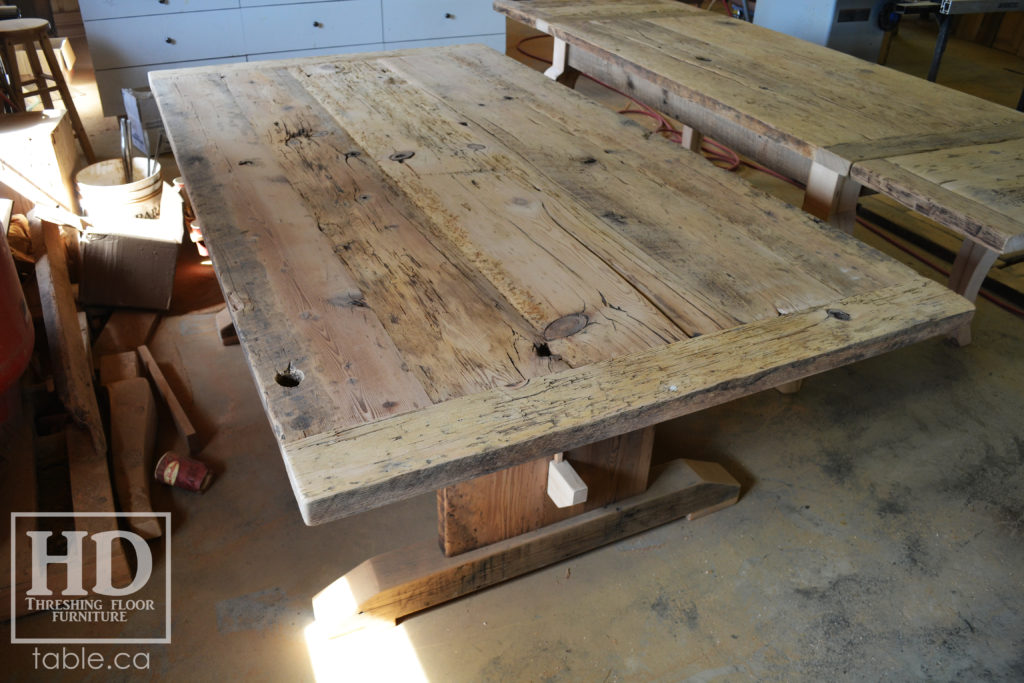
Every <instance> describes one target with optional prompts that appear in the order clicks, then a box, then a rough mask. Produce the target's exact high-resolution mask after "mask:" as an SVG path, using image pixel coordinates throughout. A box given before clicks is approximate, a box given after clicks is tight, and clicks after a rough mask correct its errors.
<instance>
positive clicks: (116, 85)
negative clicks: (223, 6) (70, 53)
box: [96, 57, 245, 116]
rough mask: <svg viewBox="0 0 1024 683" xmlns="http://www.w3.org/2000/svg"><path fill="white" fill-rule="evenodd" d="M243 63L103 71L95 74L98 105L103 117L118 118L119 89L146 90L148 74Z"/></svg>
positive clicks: (200, 62)
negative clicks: (165, 70)
mask: <svg viewBox="0 0 1024 683" xmlns="http://www.w3.org/2000/svg"><path fill="white" fill-rule="evenodd" d="M242 61H245V58H244V57H233V58H226V59H200V60H197V61H194V62H177V63H175V64H156V65H153V66H132V67H128V68H126V69H104V70H102V71H97V72H96V88H97V90H99V92H100V104H101V105H102V106H103V115H104V116H118V115H120V114H123V113H124V99H123V98H122V97H121V88H148V87H149V72H150V71H159V70H161V69H184V68H187V67H190V66H205V65H207V64H229V63H231V62H242Z"/></svg>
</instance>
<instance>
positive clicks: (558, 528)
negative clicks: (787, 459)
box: [313, 460, 740, 636]
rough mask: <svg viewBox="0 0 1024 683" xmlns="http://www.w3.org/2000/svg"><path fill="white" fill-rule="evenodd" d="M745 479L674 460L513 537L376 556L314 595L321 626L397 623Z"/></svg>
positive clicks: (640, 526) (636, 529)
mask: <svg viewBox="0 0 1024 683" xmlns="http://www.w3.org/2000/svg"><path fill="white" fill-rule="evenodd" d="M739 495H740V485H739V482H737V481H736V480H735V479H733V478H732V477H731V476H729V474H728V473H727V472H726V471H725V470H724V469H723V468H722V467H721V466H720V465H717V464H715V463H694V462H693V461H689V460H673V461H672V462H669V463H667V464H666V465H665V467H664V469H662V470H661V472H660V474H659V475H658V476H657V478H656V479H655V481H654V483H653V484H652V485H651V487H650V488H648V489H647V490H646V491H645V492H643V493H641V494H640V495H637V496H634V497H632V498H628V499H626V500H623V501H619V502H618V503H613V504H611V505H607V506H605V507H602V508H598V509H596V510H592V511H590V512H587V513H584V514H582V515H578V516H576V517H571V518H569V519H566V520H563V521H561V522H558V523H556V524H552V525H550V526H546V527H543V528H541V529H537V530H535V531H531V532H529V533H526V534H522V535H520V536H516V537H514V538H510V539H507V540H504V541H499V542H498V543H494V544H492V545H489V546H485V547H483V548H478V549H476V550H471V551H469V552H466V553H462V554H461V555H457V556H455V557H445V556H444V555H443V554H441V553H440V552H438V550H437V547H436V546H435V545H434V544H433V543H432V542H427V543H421V544H418V545H415V546H410V547H407V548H401V549H399V550H395V551H392V552H390V553H385V554H383V555H378V556H377V557H374V558H371V559H369V560H367V561H365V562H363V563H362V564H360V565H359V566H357V567H356V568H355V569H353V570H352V571H350V572H349V573H348V574H346V575H345V576H343V577H341V578H340V579H338V580H337V581H335V582H334V583H332V584H331V585H330V586H328V587H327V588H325V589H324V590H323V591H321V592H320V593H319V594H318V595H317V596H316V597H314V598H313V612H314V614H315V616H316V620H317V623H318V625H319V626H320V627H321V628H323V629H324V631H325V632H327V633H328V634H330V635H332V636H333V635H342V634H344V633H349V632H351V631H354V630H357V629H359V628H362V627H364V626H367V625H369V624H370V623H373V622H379V621H383V622H390V623H395V622H396V621H397V620H398V619H400V618H402V617H404V616H407V615H409V614H412V613H414V612H418V611H420V610H423V609H426V608H428V607H432V606H434V605H438V604H441V603H444V602H447V601H449V600H453V599H455V598H457V597H460V596H462V595H466V594H468V593H472V592H474V591H478V590H480V589H482V588H486V587H488V586H492V585H494V584H497V583H501V582H502V581H507V580H508V579H511V578H514V577H517V576H521V575H522V574H526V573H527V572H531V571H534V570H536V569H540V568H541V567H546V566H548V565H551V564H555V563H556V562H561V561H562V560H565V559H567V558H570V557H573V556H575V555H579V554H581V553H584V552H586V551H588V550H592V549H594V548H598V547H600V546H602V545H606V544H608V543H613V542H615V541H618V540H620V539H623V538H626V537H628V536H632V535H633V534H637V533H640V532H641V531H646V530H647V529H651V528H653V527H656V526H660V525H662V524H666V523H668V522H671V521H674V520H677V519H680V518H681V517H684V516H686V515H694V516H695V517H696V516H699V515H700V513H701V512H702V511H704V510H709V509H712V508H720V507H722V506H725V505H732V504H733V503H735V502H736V501H737V500H739Z"/></svg>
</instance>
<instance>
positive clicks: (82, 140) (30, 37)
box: [0, 19, 96, 164]
mask: <svg viewBox="0 0 1024 683" xmlns="http://www.w3.org/2000/svg"><path fill="white" fill-rule="evenodd" d="M49 27H50V24H49V23H48V22H47V21H46V20H45V19H7V20H4V21H0V44H2V46H3V52H2V54H0V57H2V58H3V62H4V68H5V69H6V71H7V75H8V77H9V78H10V82H11V100H12V101H13V103H14V106H15V107H16V108H18V109H20V110H22V111H24V110H25V99H26V98H27V97H32V96H35V95H38V96H39V97H40V98H41V99H42V101H43V106H45V107H46V108H47V109H53V99H52V98H51V97H50V93H51V92H57V93H60V99H61V101H62V102H63V103H64V108H65V109H66V110H67V112H68V116H69V117H70V119H71V127H72V128H73V129H74V131H75V136H76V137H77V138H78V144H80V145H81V146H82V151H83V152H84V153H85V158H86V161H88V162H89V163H90V164H92V163H95V162H96V155H95V154H94V153H93V151H92V145H91V144H89V136H88V135H86V134H85V127H84V126H82V119H80V118H79V117H78V110H77V109H75V103H74V101H73V100H72V99H71V92H70V91H69V90H68V84H67V83H66V82H65V80H64V74H63V73H62V72H61V70H60V65H59V64H58V63H57V57H56V55H54V54H53V46H51V45H50V37H49V35H48V34H47V30H48V29H49ZM18 45H22V46H24V48H25V53H26V54H27V56H28V63H29V64H30V65H31V67H32V77H31V78H25V79H22V77H21V74H20V73H19V72H18V59H17V55H16V54H15V46H18ZM37 46H38V48H39V49H41V50H42V51H43V56H44V57H46V64H47V66H48V67H49V69H50V72H49V73H46V72H45V71H43V69H42V66H41V65H40V64H39V55H38V54H37V52H36V49H37ZM51 81H52V84H51ZM33 85H34V86H35V89H34V90H27V91H26V90H24V88H25V87H26V86H33Z"/></svg>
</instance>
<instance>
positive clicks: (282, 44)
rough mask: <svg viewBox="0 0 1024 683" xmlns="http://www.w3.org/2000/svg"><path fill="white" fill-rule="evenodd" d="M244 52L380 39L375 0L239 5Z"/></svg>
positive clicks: (377, 10) (359, 43)
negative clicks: (260, 5) (240, 6)
mask: <svg viewBox="0 0 1024 683" xmlns="http://www.w3.org/2000/svg"><path fill="white" fill-rule="evenodd" d="M242 25H243V26H244V34H245V51H246V52H247V53H248V54H260V53H263V52H283V51H286V50H308V49H314V48H320V47H331V46H335V45H361V44H364V43H379V42H380V40H381V24H380V2H379V0H342V1H341V2H310V3H301V4H291V5H288V6H287V7H246V8H243V9H242Z"/></svg>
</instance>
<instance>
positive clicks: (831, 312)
mask: <svg viewBox="0 0 1024 683" xmlns="http://www.w3.org/2000/svg"><path fill="white" fill-rule="evenodd" d="M825 313H827V314H828V317H830V318H835V319H836V320H843V321H846V320H849V319H850V314H849V313H847V312H846V311H841V310H839V309H838V308H830V309H828V310H827V311H825Z"/></svg>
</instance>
